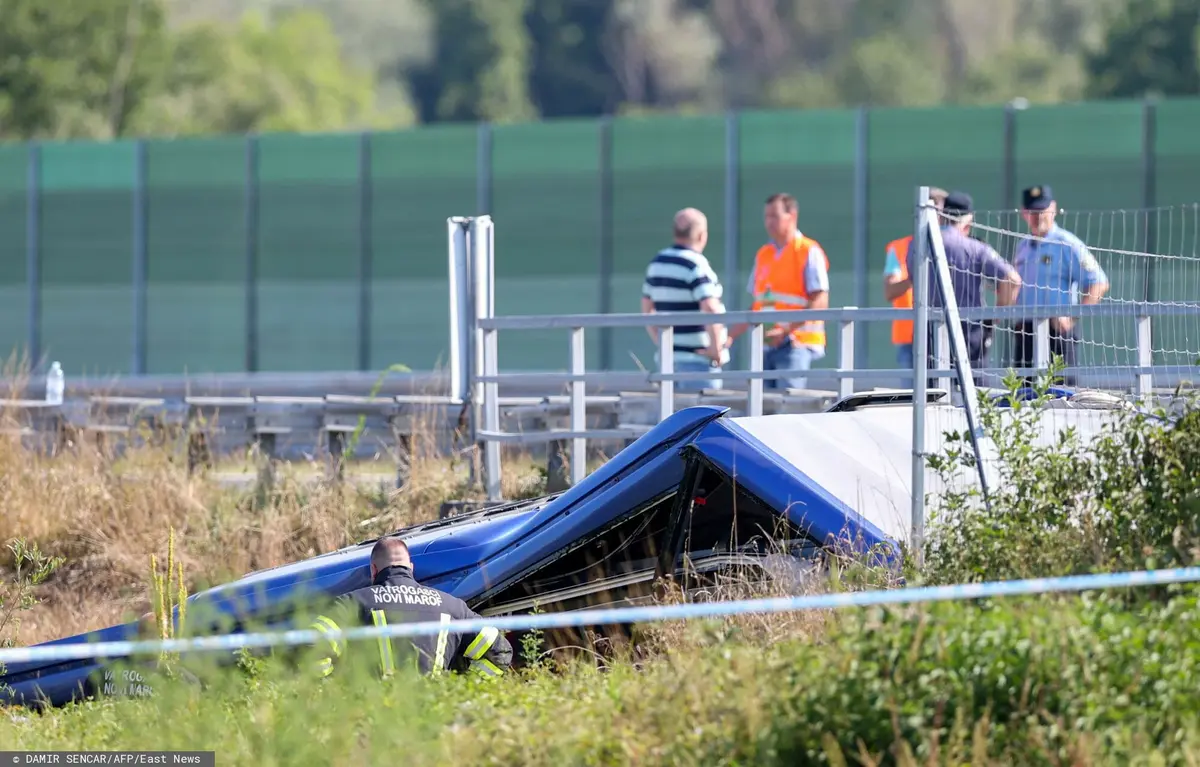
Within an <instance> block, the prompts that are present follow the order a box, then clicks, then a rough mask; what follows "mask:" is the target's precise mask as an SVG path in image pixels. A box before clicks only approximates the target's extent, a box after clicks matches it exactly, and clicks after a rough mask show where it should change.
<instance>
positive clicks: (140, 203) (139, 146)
mask: <svg viewBox="0 0 1200 767" xmlns="http://www.w3.org/2000/svg"><path fill="white" fill-rule="evenodd" d="M130 226H131V227H132V228H133V232H132V234H133V238H132V239H133V277H132V282H133V286H132V287H133V363H132V365H131V366H130V372H131V373H132V374H133V375H135V376H136V375H144V374H145V373H146V336H147V330H146V278H147V273H148V268H149V267H148V263H147V262H148V258H149V257H148V254H147V252H146V142H145V141H144V140H142V139H139V140H138V141H137V142H136V143H135V144H134V145H133V220H132V221H131V222H130Z"/></svg>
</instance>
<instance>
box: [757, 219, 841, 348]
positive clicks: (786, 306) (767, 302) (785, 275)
mask: <svg viewBox="0 0 1200 767" xmlns="http://www.w3.org/2000/svg"><path fill="white" fill-rule="evenodd" d="M812 253H816V254H818V257H820V258H824V259H825V263H824V264H823V266H824V267H825V269H826V270H828V269H829V262H828V258H826V256H825V252H824V251H823V250H822V249H821V246H820V245H819V244H818V243H817V241H816V240H813V239H811V238H809V237H805V236H804V235H802V234H797V235H796V237H795V239H793V240H792V241H791V242H790V243H788V245H787V247H785V248H784V249H783V251H782V252H780V253H779V254H778V255H776V248H775V246H774V245H773V244H769V243H768V244H767V245H764V246H763V247H761V248H759V249H758V253H756V254H755V256H754V291H753V292H754V304H753V306H751V310H752V311H756V312H757V311H762V310H763V309H776V310H778V311H789V310H795V309H807V308H808V305H809V295H808V286H807V285H806V284H805V272H806V270H807V267H808V259H809V256H810V254H812ZM791 335H792V338H793V339H794V342H795V343H796V344H799V345H801V346H820V347H823V346H825V323H824V322H822V321H816V322H804V323H801V324H799V325H798V326H796V327H795V328H793V330H792V334H791Z"/></svg>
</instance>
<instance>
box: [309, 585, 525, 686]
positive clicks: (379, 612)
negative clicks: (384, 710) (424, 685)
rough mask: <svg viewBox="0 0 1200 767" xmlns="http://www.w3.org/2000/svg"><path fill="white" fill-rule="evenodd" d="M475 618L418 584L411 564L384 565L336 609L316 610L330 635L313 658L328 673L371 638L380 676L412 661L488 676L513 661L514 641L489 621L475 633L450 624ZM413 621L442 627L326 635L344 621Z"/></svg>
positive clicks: (436, 669) (424, 668)
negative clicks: (350, 638) (431, 631)
mask: <svg viewBox="0 0 1200 767" xmlns="http://www.w3.org/2000/svg"><path fill="white" fill-rule="evenodd" d="M331 613H332V614H331ZM334 615H336V616H337V618H335V617H333V616H334ZM478 618H479V615H477V614H476V613H475V612H474V611H473V610H471V609H470V608H469V607H467V605H466V603H465V602H463V601H462V600H461V599H458V598H457V597H454V596H452V595H450V594H447V593H446V592H443V591H438V590H437V589H432V588H429V587H428V586H422V585H421V584H419V583H418V582H417V581H416V580H414V579H413V577H412V575H411V571H410V570H408V569H406V568H395V567H389V568H385V569H384V570H382V571H381V572H380V573H379V575H378V576H377V577H376V579H375V582H374V583H373V584H371V585H370V586H367V587H365V588H361V589H357V590H355V591H352V592H350V593H349V594H347V595H346V596H344V597H341V598H340V599H338V600H337V606H336V608H335V609H334V610H330V611H327V612H325V613H322V614H321V615H319V616H317V618H316V620H314V621H313V623H312V624H311V625H310V627H309V628H311V629H313V630H315V631H318V632H320V633H322V634H323V635H326V636H327V637H328V638H327V640H326V641H325V642H324V649H325V651H326V653H325V654H324V655H322V656H321V657H320V659H319V660H318V661H317V669H316V670H317V672H318V673H319V674H320V675H321V676H329V675H330V674H332V673H333V669H334V666H335V665H336V663H337V661H338V660H339V659H340V658H343V657H344V656H345V655H346V653H347V652H349V651H350V645H351V644H357V645H360V646H363V645H370V644H374V645H375V648H376V652H377V653H378V660H379V672H380V674H381V675H382V676H384V677H388V676H391V675H392V674H393V673H395V671H396V669H397V668H398V667H399V665H400V664H401V663H410V662H411V663H413V664H415V666H416V668H417V670H418V671H420V672H421V673H423V674H429V675H434V676H436V675H438V674H441V673H442V672H444V671H451V670H453V671H470V672H473V673H477V674H480V675H482V676H485V677H488V678H491V677H497V676H501V675H502V674H503V673H504V671H505V669H507V668H508V667H509V666H510V665H511V663H512V646H511V645H510V644H509V642H508V640H507V638H505V637H504V635H503V634H502V633H501V632H500V631H499V630H498V629H496V628H494V627H492V626H487V627H485V628H484V629H483V630H481V631H479V632H476V633H471V634H460V633H458V632H455V631H453V630H451V627H450V625H449V624H450V621H452V620H465V619H478ZM339 619H340V621H341V623H339ZM416 622H422V623H423V622H440V623H442V624H443V628H442V630H441V631H439V632H438V633H437V634H436V635H434V636H421V637H376V638H375V640H374V641H373V642H372V641H371V640H362V641H358V642H354V643H350V642H347V641H345V640H344V639H338V638H336V637H332V636H330V632H337V631H341V630H344V629H341V628H339V626H341V625H344V624H357V625H374V626H377V627H386V626H388V625H389V624H391V625H394V624H396V623H416ZM349 627H351V626H349V625H347V628H349Z"/></svg>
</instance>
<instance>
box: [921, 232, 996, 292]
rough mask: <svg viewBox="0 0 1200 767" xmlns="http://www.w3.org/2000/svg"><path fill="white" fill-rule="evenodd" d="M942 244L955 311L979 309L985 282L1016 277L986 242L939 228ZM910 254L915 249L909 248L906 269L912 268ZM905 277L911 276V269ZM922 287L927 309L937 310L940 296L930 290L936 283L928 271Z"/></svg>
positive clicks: (932, 289) (933, 290)
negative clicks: (951, 286) (925, 285)
mask: <svg viewBox="0 0 1200 767" xmlns="http://www.w3.org/2000/svg"><path fill="white" fill-rule="evenodd" d="M942 244H943V246H944V248H945V251H946V263H947V265H948V266H949V267H950V283H951V284H952V285H953V286H954V298H955V301H956V302H957V303H958V306H959V308H967V307H972V306H983V280H984V279H985V278H986V279H988V280H992V281H993V282H999V281H1001V280H1006V279H1008V278H1009V277H1010V276H1011V275H1013V274H1014V273H1016V270H1015V269H1014V268H1013V267H1012V265H1010V264H1009V263H1008V262H1007V261H1005V260H1004V259H1003V258H1001V257H1000V254H998V253H997V252H996V251H995V250H993V249H992V247H991V246H990V245H988V244H987V243H986V242H983V241H981V240H976V239H974V238H973V237H968V236H967V235H965V234H963V233H962V232H961V231H959V230H958V229H955V228H953V227H948V226H946V227H942ZM914 250H915V248H909V252H908V258H909V264H908V266H909V267H911V266H912V263H911V259H912V254H913V251H914ZM908 273H909V274H912V270H911V268H910V269H909V271H908ZM926 284H927V285H929V286H930V290H929V303H930V306H933V307H935V308H940V307H941V306H942V296H941V293H940V292H939V291H937V290H935V289H934V286H935V285H936V284H937V283H936V281H935V280H934V279H933V274H932V267H931V270H930V277H929V280H928V281H927V282H926Z"/></svg>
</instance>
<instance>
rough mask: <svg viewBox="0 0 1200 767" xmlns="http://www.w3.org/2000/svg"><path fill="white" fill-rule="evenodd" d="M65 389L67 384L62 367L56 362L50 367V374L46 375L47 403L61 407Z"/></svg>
mask: <svg viewBox="0 0 1200 767" xmlns="http://www.w3.org/2000/svg"><path fill="white" fill-rule="evenodd" d="M64 388H66V383H65V382H64V381H63V371H62V365H59V364H58V363H57V362H55V363H53V364H51V365H50V372H49V373H47V374H46V402H48V403H49V404H51V405H61V404H62V401H63V389H64Z"/></svg>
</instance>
